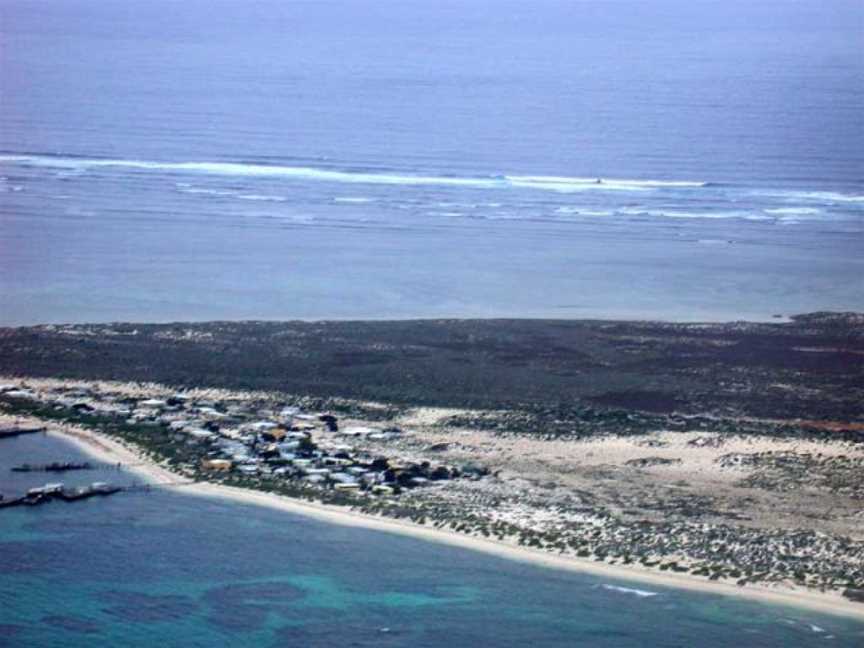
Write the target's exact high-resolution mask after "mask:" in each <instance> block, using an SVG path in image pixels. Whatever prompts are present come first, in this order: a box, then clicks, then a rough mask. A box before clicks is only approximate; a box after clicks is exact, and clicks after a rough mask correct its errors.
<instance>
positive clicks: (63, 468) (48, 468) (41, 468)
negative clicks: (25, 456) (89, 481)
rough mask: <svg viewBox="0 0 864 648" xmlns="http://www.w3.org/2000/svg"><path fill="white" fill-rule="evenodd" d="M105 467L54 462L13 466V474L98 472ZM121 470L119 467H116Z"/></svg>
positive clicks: (109, 466) (107, 466)
mask: <svg viewBox="0 0 864 648" xmlns="http://www.w3.org/2000/svg"><path fill="white" fill-rule="evenodd" d="M114 467H115V466H112V465H106V466H104V468H114ZM102 468H103V466H95V465H94V464H92V463H89V462H84V463H73V462H70V461H64V462H59V461H54V462H52V463H49V464H21V465H20V466H13V467H12V472H67V471H69V470H97V469H102ZM116 468H118V469H119V466H116Z"/></svg>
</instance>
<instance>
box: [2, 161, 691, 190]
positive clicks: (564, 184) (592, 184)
mask: <svg viewBox="0 0 864 648" xmlns="http://www.w3.org/2000/svg"><path fill="white" fill-rule="evenodd" d="M0 163H8V164H20V165H25V166H31V167H47V168H54V169H84V170H88V169H104V168H120V169H131V170H139V171H142V170H143V171H164V172H170V173H201V174H209V175H218V176H231V177H262V178H286V179H295V180H311V181H322V182H340V183H352V184H379V185H406V186H427V185H428V186H453V187H465V188H472V189H507V188H522V189H537V190H543V191H555V192H571V191H583V190H602V191H650V190H654V189H662V188H686V187H689V188H697V187H704V186H705V185H706V184H707V183H704V182H688V181H667V180H616V179H609V180H606V179H603V180H602V181H601V182H598V181H597V179H595V178H579V177H572V178H571V177H564V176H518V175H517V176H495V177H488V178H482V177H455V176H432V175H410V174H402V173H380V172H375V173H372V172H364V171H338V170H333V169H318V168H314V167H304V166H280V165H265V164H243V163H237V162H155V161H148V160H125V159H101V158H83V157H63V156H51V155H0Z"/></svg>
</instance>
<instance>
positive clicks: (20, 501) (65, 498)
mask: <svg viewBox="0 0 864 648" xmlns="http://www.w3.org/2000/svg"><path fill="white" fill-rule="evenodd" d="M122 490H124V489H123V488H122V487H121V486H113V485H111V484H108V483H105V482H93V483H92V484H90V485H89V486H82V487H78V488H66V487H65V486H64V485H63V484H45V485H44V486H39V487H38V488H31V489H30V490H28V491H27V493H26V494H25V495H23V496H21V497H14V498H11V499H7V498H5V497H3V496H2V495H0V508H11V507H13V506H39V505H41V504H47V503H48V502H53V501H55V500H60V501H62V502H77V501H78V500H83V499H89V498H91V497H107V496H109V495H114V494H115V493H119V492H120V491H122Z"/></svg>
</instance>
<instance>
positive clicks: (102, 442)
mask: <svg viewBox="0 0 864 648" xmlns="http://www.w3.org/2000/svg"><path fill="white" fill-rule="evenodd" d="M49 433H51V434H57V435H59V436H61V437H63V438H64V439H65V440H67V441H70V442H72V443H73V444H74V445H76V446H77V447H78V448H79V449H81V450H82V451H83V452H85V453H87V454H89V455H91V456H92V457H93V458H94V459H98V460H100V461H105V462H108V463H117V462H120V463H123V464H128V465H129V468H128V470H129V471H130V472H133V473H135V474H136V475H138V476H139V477H141V478H142V479H144V480H146V481H147V482H149V483H152V484H159V483H166V482H170V483H172V484H177V485H178V486H179V487H181V488H182V492H183V493H186V494H189V495H195V496H199V497H221V498H226V499H230V500H233V501H236V502H240V503H244V504H251V505H256V506H266V507H268V508H272V509H277V510H281V511H285V512H288V513H294V514H297V515H303V516H307V517H311V518H315V519H318V520H321V521H324V522H327V523H332V524H341V525H346V526H353V527H360V528H366V529H371V530H375V531H382V532H386V533H398V534H402V535H407V536H411V537H414V538H418V539H422V540H426V541H431V542H439V543H443V544H447V545H451V546H456V547H461V548H465V549H470V550H473V551H481V552H483V553H486V554H491V555H495V556H499V557H502V558H506V559H508V560H517V561H521V562H528V563H531V564H535V565H539V566H543V567H548V568H553V569H564V570H567V571H576V572H582V573H590V574H595V575H598V576H605V577H609V578H615V579H621V580H630V581H638V582H641V583H645V584H653V585H656V586H661V587H671V588H679V589H689V590H695V591H701V592H706V593H710V594H718V595H724V596H738V597H744V598H748V599H752V600H755V601H760V602H762V603H767V604H774V605H787V606H793V607H798V608H804V609H808V610H812V611H815V612H820V613H825V614H834V615H841V616H846V617H852V618H856V619H861V620H864V605H861V604H859V603H855V602H852V601H849V600H847V599H844V598H843V597H842V596H841V595H840V594H839V593H836V592H834V593H821V592H813V591H803V590H800V589H796V590H791V589H790V590H789V591H782V590H777V589H769V588H766V587H759V586H756V585H748V586H746V587H738V586H737V585H733V584H730V583H722V582H713V581H706V580H702V579H698V578H694V577H690V576H686V575H681V574H674V573H673V574H670V573H661V572H656V571H649V570H646V569H644V568H638V567H636V568H632V567H626V566H621V565H609V564H604V563H599V562H597V561H591V560H582V559H579V558H575V557H571V556H557V555H553V554H550V553H547V552H544V551H541V550H536V549H530V548H528V547H523V546H519V545H515V544H509V543H505V542H501V541H497V540H490V539H486V538H477V537H472V536H467V535H464V534H460V533H456V532H452V531H447V530H442V529H436V528H433V527H426V526H421V525H418V524H414V523H411V522H405V521H401V520H395V519H391V518H382V517H376V516H371V515H366V514H362V513H357V512H354V511H350V510H347V509H343V508H338V507H334V506H328V505H324V504H315V503H310V502H305V501H298V500H293V499H290V498H287V497H284V496H280V495H274V494H271V493H263V492H259V491H253V490H247V489H241V488H236V487H231V486H223V485H219V484H213V483H206V482H192V481H191V480H188V479H186V478H183V477H181V476H178V475H177V474H176V473H174V472H171V471H169V470H168V469H166V468H164V467H162V466H160V465H158V464H156V463H154V462H152V461H150V460H148V459H146V458H145V457H143V456H142V455H141V454H140V453H139V452H138V451H137V450H136V449H134V448H132V447H130V446H128V445H126V444H123V443H121V442H119V441H116V440H114V439H111V438H108V437H106V436H104V435H101V434H99V433H96V432H92V431H90V430H84V429H81V428H75V429H69V428H64V429H58V428H57V427H56V426H55V427H52V428H51V429H50V431H49ZM178 482H185V484H178Z"/></svg>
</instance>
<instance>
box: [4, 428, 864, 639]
mask: <svg viewBox="0 0 864 648" xmlns="http://www.w3.org/2000/svg"><path fill="white" fill-rule="evenodd" d="M83 458H84V457H83V455H81V453H80V452H79V451H78V450H77V449H75V448H74V447H73V446H70V445H68V444H67V443H66V442H64V441H62V440H60V439H58V438H57V437H54V436H44V435H38V434H37V435H29V436H23V437H18V438H15V439H12V440H6V441H3V442H2V446H0V492H2V493H4V494H7V495H14V494H16V493H20V492H22V491H23V490H25V489H26V488H29V487H32V486H35V485H41V484H43V483H45V482H46V481H58V479H56V478H55V477H54V476H47V475H46V474H45V473H13V472H11V471H10V468H11V467H12V466H13V465H15V464H17V463H21V462H29V463H48V462H50V461H54V460H70V459H73V460H74V459H83ZM60 479H62V481H64V482H66V483H67V484H69V485H72V484H83V483H90V482H92V481H96V480H104V481H111V482H112V483H115V484H131V483H135V482H136V478H135V477H134V476H133V475H131V474H130V473H126V472H123V471H118V470H117V469H113V468H112V469H105V470H101V471H87V472H72V473H65V474H64V475H63V476H62V477H61V478H60ZM862 641H864V624H862V623H861V622H860V621H857V622H856V621H852V620H849V619H846V618H842V617H833V616H826V615H822V614H817V613H813V612H808V611H803V610H799V609H794V608H784V607H777V606H771V605H763V604H759V603H755V602H753V601H747V600H739V599H735V598H728V597H720V596H715V595H709V594H703V593H697V592H689V591H684V590H676V589H666V588H662V587H656V586H654V585H646V584H643V583H636V582H634V583H630V582H626V581H618V580H614V579H608V578H602V577H600V576H596V575H587V574H585V575H583V574H578V573H573V572H561V571H556V570H553V569H547V568H542V567H537V566H533V565H530V564H527V563H520V562H515V561H508V560H504V559H501V558H497V557H493V556H489V555H485V554H481V553H476V552H472V551H469V550H465V549H459V548H454V547H449V546H444V545H437V544H432V543H428V542H423V541H420V540H416V539H413V538H409V537H404V536H399V535H394V534H388V533H383V532H377V531H371V530H366V529H358V528H353V527H344V526H339V525H335V524H325V523H322V522H319V521H316V520H312V519H306V518H303V517H299V516H296V515H291V514H287V513H284V512H279V511H275V510H270V509H265V508H259V507H255V506H248V505H242V504H237V503H233V502H230V501H225V500H219V499H209V498H199V497H192V496H188V495H185V496H184V495H182V494H180V493H179V492H176V491H175V492H171V491H169V490H167V489H166V490H155V489H154V490H152V491H150V492H124V493H119V494H117V495H114V496H112V497H109V498H107V499H91V500H85V501H82V502H76V503H70V504H64V503H59V502H55V503H51V504H46V505H43V506H41V507H37V508H32V509H31V508H13V509H4V510H2V511H0V646H15V647H16V648H28V647H31V646H32V647H39V648H47V647H51V646H57V647H58V648H72V647H75V646H82V647H90V646H128V647H134V646H141V647H145V646H147V647H149V646H154V645H158V646H163V647H165V648H168V647H172V646H177V647H178V648H179V647H183V648H186V647H194V646H201V647H216V646H237V645H255V646H268V647H269V646H285V647H289V646H290V647H292V648H293V647H295V646H304V647H310V648H311V647H314V646H322V647H323V646H377V647H387V646H409V645H410V646H416V647H417V648H423V647H427V646H428V647H431V646H440V645H442V643H446V644H447V645H453V646H495V647H507V646H513V647H520V648H521V647H524V646H526V645H532V646H538V647H543V648H546V647H551V646H567V647H570V646H591V647H592V648H594V647H598V648H602V647H603V646H609V647H614V648H627V647H630V646H632V647H637V646H656V647H665V646H668V647H672V646H676V647H682V648H683V647H689V646H697V645H698V646H700V647H701V648H712V647H715V646H716V647H718V648H719V647H725V646H730V645H743V646H748V648H759V647H768V646H771V647H778V648H781V647H782V648H791V647H794V646H813V645H831V646H838V647H840V646H850V647H851V646H860V645H861V642H862Z"/></svg>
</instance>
